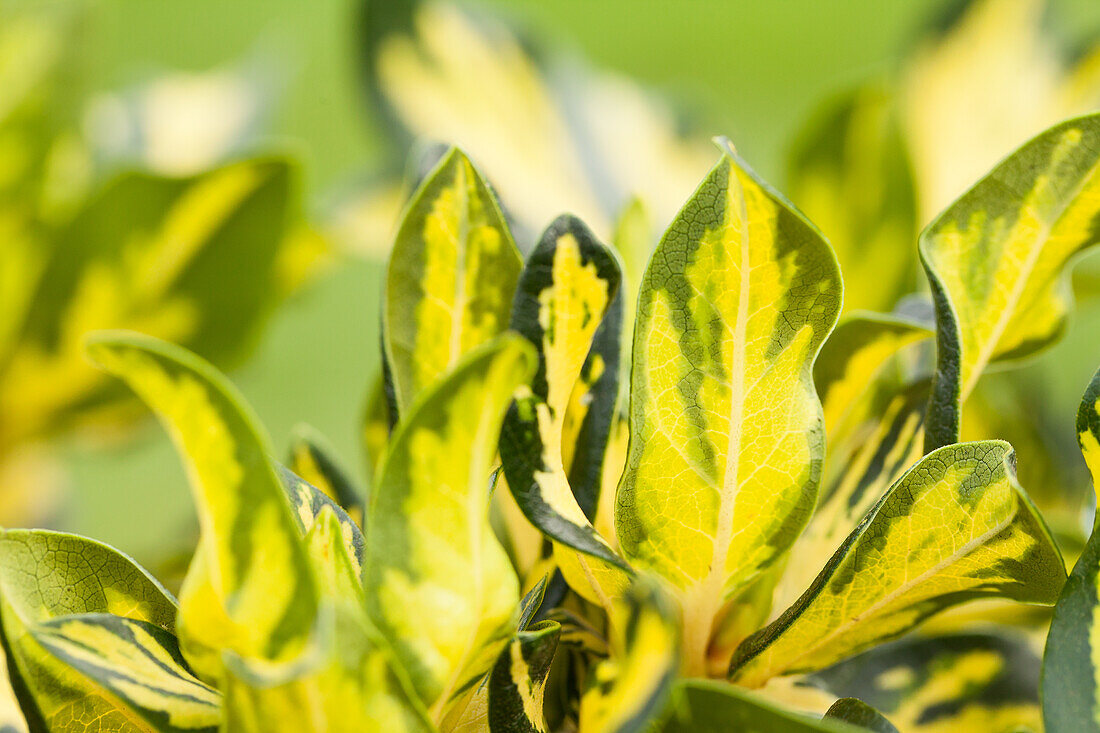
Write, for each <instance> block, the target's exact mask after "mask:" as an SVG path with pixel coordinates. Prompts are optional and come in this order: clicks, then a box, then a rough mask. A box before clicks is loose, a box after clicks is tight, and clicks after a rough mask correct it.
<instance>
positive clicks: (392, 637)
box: [363, 336, 535, 722]
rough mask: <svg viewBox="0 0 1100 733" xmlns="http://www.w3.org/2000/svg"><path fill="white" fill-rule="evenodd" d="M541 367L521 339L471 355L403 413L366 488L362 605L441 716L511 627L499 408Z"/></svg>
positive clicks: (492, 657)
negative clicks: (499, 530) (493, 491)
mask: <svg viewBox="0 0 1100 733" xmlns="http://www.w3.org/2000/svg"><path fill="white" fill-rule="evenodd" d="M534 369H535V355H534V353H533V352H532V349H531V348H530V346H529V345H528V344H527V343H526V342H524V341H523V340H522V339H520V338H519V337H518V336H502V337H498V338H497V339H495V340H493V341H492V342H490V343H489V344H486V345H483V346H481V347H479V348H477V349H475V350H474V351H473V352H471V353H470V354H468V355H467V356H466V357H464V358H463V359H462V360H461V361H460V362H459V364H458V366H457V367H456V368H455V369H454V370H453V371H452V372H451V373H450V374H449V375H448V376H447V377H446V378H445V379H443V380H441V381H438V382H436V384H435V385H434V386H432V387H430V388H429V389H428V391H427V392H425V393H424V395H423V398H422V399H418V400H417V403H416V406H415V407H414V409H413V410H412V411H411V412H409V413H408V414H407V415H406V416H405V417H404V418H403V419H402V421H401V423H400V424H399V425H398V428H397V431H396V432H395V434H394V436H393V439H392V441H391V443H390V448H389V452H388V453H387V454H386V457H385V458H384V459H383V462H382V466H381V468H380V469H379V474H378V481H377V484H376V486H374V487H373V490H372V493H371V502H370V507H369V508H368V518H367V527H368V529H367V532H366V537H367V559H366V563H365V565H364V575H363V577H364V587H365V588H366V590H367V606H368V609H369V613H370V616H371V619H372V621H373V622H374V624H375V625H376V626H377V628H378V629H379V631H380V632H381V633H382V635H383V636H384V637H385V638H386V639H387V640H388V642H389V644H390V645H391V646H392V648H393V650H394V653H395V655H396V656H397V658H398V660H399V661H400V663H401V665H402V667H403V668H404V669H405V670H406V671H407V672H408V674H409V677H410V679H411V681H412V685H413V687H414V689H415V690H416V693H417V695H418V696H419V698H420V700H421V701H423V703H424V705H425V706H427V707H428V708H429V710H430V712H431V715H432V718H433V720H435V721H436V722H438V721H440V720H442V717H443V713H444V712H445V707H446V705H447V703H448V702H450V700H451V698H452V697H453V696H454V695H456V694H458V693H460V692H462V691H463V690H465V689H467V688H468V687H469V685H470V684H471V683H473V682H476V681H477V680H478V679H480V678H481V676H482V675H484V674H485V673H486V672H487V671H488V670H489V669H490V668H491V667H492V665H493V662H495V661H496V658H497V657H498V656H499V654H500V651H501V650H502V649H503V648H504V646H505V645H506V644H507V642H508V639H509V638H510V636H511V633H512V629H513V628H514V626H513V624H514V621H515V614H516V608H517V603H518V601H519V586H518V583H517V581H516V576H515V573H514V571H513V570H512V568H511V565H510V564H509V562H508V557H507V555H506V554H505V553H504V550H503V549H502V548H501V546H500V544H499V542H498V541H497V539H496V537H495V536H494V535H493V533H492V530H491V528H490V526H489V517H488V513H489V494H488V489H489V480H490V474H491V470H492V464H493V461H494V458H495V456H496V451H497V440H498V436H499V435H500V425H501V422H502V421H503V418H504V411H505V409H506V408H507V406H508V404H509V403H510V402H511V401H512V396H513V393H514V392H515V390H516V389H517V388H518V387H520V386H521V385H524V384H526V383H527V382H528V380H529V379H530V377H531V375H532V374H533V372H534Z"/></svg>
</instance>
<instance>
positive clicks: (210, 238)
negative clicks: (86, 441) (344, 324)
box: [0, 158, 298, 444]
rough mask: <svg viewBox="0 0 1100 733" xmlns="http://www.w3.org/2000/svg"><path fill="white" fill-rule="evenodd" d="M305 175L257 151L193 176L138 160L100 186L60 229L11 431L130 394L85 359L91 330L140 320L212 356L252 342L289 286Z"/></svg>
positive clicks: (42, 425)
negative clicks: (243, 270)
mask: <svg viewBox="0 0 1100 733" xmlns="http://www.w3.org/2000/svg"><path fill="white" fill-rule="evenodd" d="M296 175H297V171H296V170H295V168H294V167H293V166H292V165H290V164H289V163H288V162H287V161H286V160H283V159H279V158H258V159H255V160H245V161H241V162H237V163H233V164H230V165H227V166H224V167H221V168H218V169H215V170H212V171H209V172H207V173H203V174H201V175H197V176H192V177H189V178H163V177H160V176H154V175H150V174H146V173H130V174H126V175H123V176H121V177H119V178H116V179H114V180H112V181H110V182H109V183H107V184H106V185H105V186H104V187H103V188H102V189H100V190H98V191H97V192H96V193H95V194H94V195H93V196H91V197H90V198H89V199H88V201H87V202H86V203H85V204H84V205H83V206H82V208H81V209H80V210H79V211H78V212H77V213H76V215H75V216H74V217H73V218H72V220H71V222H69V223H68V224H67V225H66V226H65V227H64V228H63V229H61V230H60V231H58V232H56V233H55V235H54V238H55V241H54V242H53V243H52V246H51V248H50V258H49V260H48V261H47V262H46V263H45V264H44V269H43V272H42V276H41V278H40V281H39V286H38V288H37V289H36V291H35V292H34V294H33V296H32V302H33V303H34V304H35V305H34V308H32V309H30V310H29V311H28V314H27V318H26V322H25V323H24V324H23V325H22V327H21V334H20V340H19V343H18V344H17V346H16V349H15V351H14V352H13V353H12V354H11V355H10V358H9V359H8V360H7V361H6V364H5V369H4V371H3V374H2V375H0V414H2V415H3V418H0V444H3V443H5V442H8V441H13V440H15V439H20V438H25V437H27V436H33V435H36V434H39V433H41V432H43V431H47V430H52V429H56V428H58V427H60V426H62V425H64V424H66V422H67V421H68V420H69V419H71V418H73V417H74V416H75V414H76V413H77V412H79V414H80V415H81V416H82V417H85V418H86V417H88V415H90V414H91V413H92V411H93V409H94V408H98V407H104V406H109V405H110V403H111V402H112V401H113V400H114V398H117V397H119V396H120V395H122V394H123V391H122V390H121V389H120V388H119V387H118V386H117V385H114V384H112V383H111V381H110V380H109V379H107V378H106V376H105V375H104V374H102V373H101V372H98V371H96V370H95V369H90V368H89V367H88V365H87V363H86V362H85V361H84V359H83V355H82V353H83V352H82V348H83V343H82V339H83V337H84V334H85V333H86V332H88V331H89V330H92V329H102V328H133V329H137V330H140V331H142V332H146V333H150V334H154V335H156V336H159V337H162V338H166V339H171V340H172V341H175V342H178V343H181V344H183V345H184V346H186V347H187V348H190V349H193V350H195V351H197V352H199V353H202V354H203V355H204V356H206V357H207V358H210V359H216V360H219V361H224V360H227V359H230V358H231V357H234V356H236V355H239V354H240V352H241V350H242V347H243V346H245V345H247V344H248V343H250V341H251V339H250V338H249V337H250V336H251V335H252V333H253V330H254V328H255V326H256V325H257V323H258V321H259V319H260V318H261V317H262V316H263V315H265V314H266V312H267V310H268V308H269V306H270V305H271V304H272V303H273V302H274V300H275V299H276V296H277V295H278V294H279V293H282V292H285V291H286V289H287V287H286V283H284V282H283V278H284V276H285V275H286V274H287V273H286V272H283V267H284V266H285V263H284V262H283V261H282V260H281V254H283V253H285V252H287V251H288V250H287V247H288V246H289V245H288V244H287V243H288V242H289V241H290V239H289V238H290V232H291V228H292V226H294V225H295V224H296V222H295V217H297V216H298V212H297V211H296V206H297V201H296V194H297V191H296V187H297V183H296V180H295V178H296ZM241 262H248V263H249V276H248V277H243V278H242V277H240V276H239V269H240V268H239V265H240V263H241Z"/></svg>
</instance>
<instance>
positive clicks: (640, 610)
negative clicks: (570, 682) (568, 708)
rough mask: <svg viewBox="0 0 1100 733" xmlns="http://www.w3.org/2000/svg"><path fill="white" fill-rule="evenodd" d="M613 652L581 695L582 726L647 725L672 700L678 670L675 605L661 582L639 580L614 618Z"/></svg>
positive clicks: (620, 731) (622, 729)
mask: <svg viewBox="0 0 1100 733" xmlns="http://www.w3.org/2000/svg"><path fill="white" fill-rule="evenodd" d="M609 624H610V629H611V632H610V633H611V639H610V642H611V656H610V658H609V659H607V660H606V661H603V662H600V663H599V664H598V665H597V666H596V668H595V670H593V672H592V673H591V674H592V677H593V680H592V683H591V686H590V687H589V688H588V690H586V691H585V692H584V695H583V696H582V697H581V710H580V726H579V729H580V730H595V731H602V732H603V733H635V732H636V731H643V730H647V729H648V727H649V726H650V725H651V724H652V723H653V722H654V721H655V720H657V719H659V717H660V716H661V714H662V712H663V711H664V709H665V707H666V706H667V705H668V701H669V696H670V693H671V691H672V687H673V682H674V681H675V679H676V675H677V672H678V671H679V658H680V648H679V647H680V629H679V619H678V618H677V613H676V609H675V607H674V606H673V604H672V602H671V599H669V598H668V597H667V596H666V595H665V594H664V592H663V591H662V590H661V589H660V587H658V586H657V584H656V583H654V582H651V581H646V580H641V579H639V580H636V581H635V582H634V584H633V585H631V586H630V588H629V590H628V591H627V593H626V594H625V595H624V596H623V597H622V598H620V599H617V600H616V601H615V603H614V605H613V607H612V613H611V616H610V619H609Z"/></svg>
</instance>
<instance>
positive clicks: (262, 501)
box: [88, 332, 317, 679]
mask: <svg viewBox="0 0 1100 733" xmlns="http://www.w3.org/2000/svg"><path fill="white" fill-rule="evenodd" d="M88 353H89V355H90V356H91V358H92V359H93V360H94V361H95V362H96V363H97V364H99V365H100V366H101V367H102V368H104V369H106V370H107V371H109V372H111V373H113V374H115V375H116V376H118V377H120V378H121V379H123V380H125V381H126V383H127V384H128V385H129V386H130V387H131V388H132V389H133V390H134V391H135V392H136V393H137V394H138V396H139V397H141V398H142V399H143V400H144V401H145V402H146V403H147V404H148V405H149V406H150V407H151V408H152V409H153V410H154V411H155V412H156V413H157V415H158V416H159V417H160V419H161V421H162V422H163V423H164V426H165V429H166V430H167V431H168V433H169V435H170V436H171V437H172V438H173V440H174V442H175V443H176V446H177V450H178V451H179V453H180V456H181V459H182V460H183V461H184V463H185V465H186V467H187V470H188V474H189V477H190V479H191V489H192V495H193V498H194V501H195V504H196V506H197V508H198V513H199V525H200V527H201V530H202V535H201V537H200V541H199V548H198V551H197V552H196V555H195V558H194V559H193V560H192V563H191V566H190V568H189V569H188V573H187V578H186V579H185V580H184V584H183V589H182V591H181V603H180V614H179V633H180V641H181V647H182V649H183V651H184V654H185V656H186V657H187V659H188V661H189V662H190V663H191V666H192V667H194V669H195V670H196V671H197V672H198V673H199V674H200V675H202V676H204V677H206V678H209V679H217V678H218V677H219V676H220V673H221V669H222V661H221V652H222V650H232V651H234V652H236V653H237V654H239V655H240V656H242V657H248V658H256V659H263V660H270V661H286V660H288V659H291V658H293V657H295V656H297V655H298V654H299V652H301V651H302V650H303V649H304V648H305V646H306V645H307V643H308V641H309V637H310V635H311V634H312V631H313V624H314V621H315V619H316V615H317V594H316V587H315V582H314V579H313V575H312V572H311V570H310V567H309V559H308V557H307V556H306V552H305V548H304V546H303V544H302V540H301V537H300V535H299V530H298V527H297V526H296V524H295V517H294V515H293V514H292V513H291V507H290V503H289V501H288V500H287V497H286V494H285V493H284V490H283V485H282V483H281V482H280V480H279V475H278V473H277V471H276V468H275V466H274V464H273V463H272V462H271V461H270V459H269V458H268V456H270V455H271V453H272V451H271V448H270V444H269V442H268V440H267V439H266V437H265V436H264V435H263V433H262V432H261V429H260V428H259V423H258V420H257V419H256V418H255V417H254V416H253V414H252V412H251V410H249V409H248V408H247V406H246V405H245V404H244V402H243V400H242V398H241V397H240V396H239V394H238V393H237V391H236V390H235V389H234V388H233V387H232V385H230V384H229V383H228V381H227V380H226V379H225V377H223V376H222V375H221V374H219V373H217V372H216V371H215V370H214V369H213V368H212V367H211V366H210V365H209V364H207V363H205V362H203V361H202V360H201V359H199V358H198V357H196V356H194V355H193V354H191V353H189V352H187V351H184V350H183V349H180V348H179V347H176V346H172V345H171V344H167V343H165V342H163V341H158V340H157V339H152V338H149V337H145V336H140V335H137V334H127V333H123V332H104V333H100V334H97V335H95V336H93V337H91V338H90V339H89V341H88Z"/></svg>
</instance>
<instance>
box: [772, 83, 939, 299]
mask: <svg viewBox="0 0 1100 733" xmlns="http://www.w3.org/2000/svg"><path fill="white" fill-rule="evenodd" d="M787 181H788V191H789V193H790V197H791V200H792V201H794V202H795V203H796V204H797V205H798V207H799V208H800V209H802V211H804V212H805V213H806V215H807V216H808V217H809V219H810V220H811V221H813V222H814V223H815V224H817V225H818V226H819V227H821V231H822V232H824V233H825V236H826V237H828V238H829V242H830V243H831V244H832V245H833V249H834V250H835V251H836V255H837V259H838V260H839V261H840V270H841V272H843V273H844V307H845V310H847V311H852V310H857V309H868V310H873V311H889V310H891V309H892V308H893V307H894V304H895V303H896V302H897V300H898V298H900V297H901V296H902V295H904V294H906V293H908V292H910V291H912V290H913V288H914V286H915V284H916V277H917V266H916V265H917V263H916V258H915V257H914V256H913V255H914V252H913V240H914V238H915V237H916V235H917V213H916V191H915V190H914V183H913V172H912V170H911V168H910V165H909V158H908V154H907V151H906V149H905V143H904V141H903V139H902V132H901V129H900V125H899V121H898V115H897V111H896V105H895V102H894V99H893V98H892V96H891V95H890V94H889V93H888V92H887V91H886V90H884V89H882V88H880V87H875V86H871V87H865V88H861V89H857V90H855V91H853V92H849V93H846V94H844V95H843V96H841V97H840V98H838V99H835V100H831V101H830V103H829V105H828V107H827V108H826V109H822V110H819V111H818V113H817V114H816V115H815V117H814V118H813V119H812V120H811V121H810V122H809V124H808V125H807V126H806V127H805V128H804V129H803V130H802V132H801V134H800V135H799V136H798V138H797V140H796V142H795V145H794V147H793V150H792V152H791V156H790V160H789V163H788V175H787Z"/></svg>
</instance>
